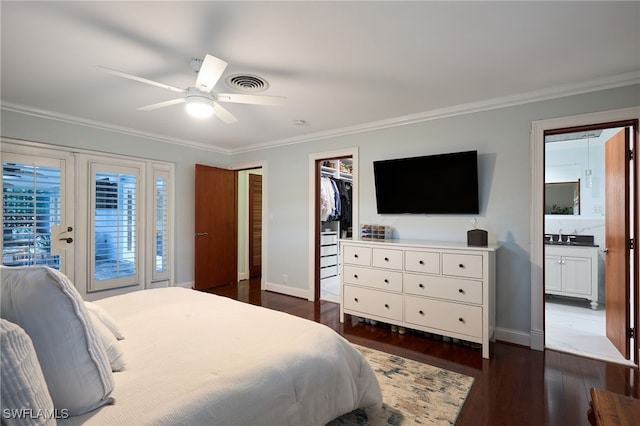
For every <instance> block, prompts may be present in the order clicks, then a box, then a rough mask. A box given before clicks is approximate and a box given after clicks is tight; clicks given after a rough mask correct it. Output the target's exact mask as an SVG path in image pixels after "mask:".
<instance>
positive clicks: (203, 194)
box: [195, 164, 238, 290]
mask: <svg viewBox="0 0 640 426" xmlns="http://www.w3.org/2000/svg"><path fill="white" fill-rule="evenodd" d="M237 187H238V179H237V174H236V172H235V171H233V170H226V169H220V168H217V167H209V166H203V165H201V164H196V182H195V216H196V217H195V228H196V229H195V288H196V289H197V290H203V289H207V288H211V287H216V286H220V285H223V284H227V283H235V282H237V276H238V272H237V271H238V266H237V264H238V197H237V194H238V190H237Z"/></svg>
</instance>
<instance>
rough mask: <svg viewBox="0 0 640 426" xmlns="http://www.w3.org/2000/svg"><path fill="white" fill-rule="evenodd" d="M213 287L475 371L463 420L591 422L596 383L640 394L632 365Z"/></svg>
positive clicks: (253, 290) (373, 342)
mask: <svg viewBox="0 0 640 426" xmlns="http://www.w3.org/2000/svg"><path fill="white" fill-rule="evenodd" d="M210 292H212V293H215V294H219V295H223V296H227V297H231V298H234V299H237V300H240V301H243V302H247V303H252V304H254V305H260V306H264V307H266V308H270V309H275V310H278V311H283V312H287V313H290V314H292V315H296V316H299V317H302V318H307V319H310V320H313V321H316V322H318V323H321V324H325V325H326V326H328V327H330V328H332V329H334V330H335V331H337V332H338V333H340V334H341V335H342V336H344V337H345V338H346V339H348V340H349V341H351V342H352V343H356V344H359V345H363V346H368V347H371V348H374V349H378V350H381V351H385V352H389V353H393V354H396V355H399V356H403V357H405V358H410V359H413V360H416V361H421V362H424V363H427V364H431V365H435V366H437V367H441V368H446V369H449V370H452V371H456V372H459V373H463V374H467V375H469V376H473V377H474V378H475V381H474V383H473V387H472V388H471V391H470V392H469V396H468V398H467V400H466V402H465V404H464V406H463V408H462V411H461V413H460V416H459V417H458V422H457V424H458V425H562V426H565V425H571V426H574V425H588V424H589V422H588V420H587V412H588V410H589V403H590V396H589V390H590V389H591V388H592V387H596V388H603V389H607V390H610V391H612V392H615V393H619V394H622V395H628V396H632V397H634V398H640V374H639V372H638V370H636V369H633V368H628V367H624V366H620V365H616V364H610V363H606V362H601V361H596V360H592V359H588V358H583V357H578V356H573V355H568V354H563V353H560V352H555V351H551V350H546V351H544V352H539V351H533V350H530V349H529V348H525V347H520V346H514V345H510V344H506V343H500V342H496V343H494V344H492V345H491V350H490V351H491V359H489V360H486V359H483V358H482V353H481V349H478V348H472V347H469V346H464V345H462V344H457V343H452V342H443V341H441V340H436V339H434V338H432V337H429V336H426V335H425V334H423V333H419V332H409V333H407V334H405V335H400V334H398V333H392V332H391V330H390V328H389V327H385V326H378V325H376V326H371V325H367V324H365V323H361V322H358V321H357V319H356V318H353V317H351V316H347V318H346V319H345V323H344V324H340V308H339V305H338V304H335V303H331V302H325V301H316V302H309V301H307V300H304V299H300V298H296V297H291V296H286V295H283V294H278V293H273V292H268V291H261V290H260V281H259V279H254V280H247V281H241V282H240V283H238V284H237V285H226V286H222V287H217V288H214V289H211V290H210ZM639 422H640V420H639ZM639 424H640V423H639Z"/></svg>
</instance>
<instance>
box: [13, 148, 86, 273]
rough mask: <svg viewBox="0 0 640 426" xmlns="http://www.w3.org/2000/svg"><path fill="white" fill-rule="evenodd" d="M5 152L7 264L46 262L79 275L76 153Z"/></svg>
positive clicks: (21, 264) (41, 263)
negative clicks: (74, 173)
mask: <svg viewBox="0 0 640 426" xmlns="http://www.w3.org/2000/svg"><path fill="white" fill-rule="evenodd" d="M37 152H38V154H41V155H26V154H21V153H7V152H3V153H2V198H3V220H2V223H3V226H2V264H3V265H7V266H33V265H46V266H50V267H52V268H55V269H57V270H59V271H61V272H63V273H64V274H66V275H67V276H68V277H69V278H70V279H71V280H73V278H74V258H75V224H74V209H73V205H74V185H73V183H72V182H73V158H72V157H71V155H70V154H66V153H60V152H54V151H46V150H37Z"/></svg>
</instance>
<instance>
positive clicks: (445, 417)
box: [328, 345, 473, 426]
mask: <svg viewBox="0 0 640 426" xmlns="http://www.w3.org/2000/svg"><path fill="white" fill-rule="evenodd" d="M354 346H355V347H356V348H357V349H358V350H359V351H360V352H362V354H363V355H364V356H365V358H366V359H367V360H368V361H369V364H370V365H371V367H372V368H373V370H374V371H375V372H376V376H377V377H378V382H379V383H380V388H381V390H382V409H381V410H380V411H378V412H377V413H376V414H375V415H374V416H373V418H369V417H367V415H366V414H365V412H364V411H363V410H355V411H352V412H351V413H348V414H345V415H344V416H342V417H338V418H337V419H335V420H333V421H332V422H330V423H329V425H328V426H352V425H371V426H378V425H380V426H382V425H403V426H404V425H453V424H455V422H456V419H457V418H458V414H459V413H460V409H461V408H462V405H463V404H464V401H465V399H466V398H467V395H468V394H469V390H470V389H471V385H472V384H473V377H470V376H466V375H464V374H459V373H454V372H453V371H448V370H444V369H442V368H438V367H434V366H432V365H428V364H423V363H421V362H417V361H412V360H410V359H406V358H402V357H399V356H396V355H391V354H388V353H385V352H380V351H376V350H374V349H370V348H365V347H363V346H358V345H354Z"/></svg>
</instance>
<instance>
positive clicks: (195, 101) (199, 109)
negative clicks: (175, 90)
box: [185, 95, 213, 118]
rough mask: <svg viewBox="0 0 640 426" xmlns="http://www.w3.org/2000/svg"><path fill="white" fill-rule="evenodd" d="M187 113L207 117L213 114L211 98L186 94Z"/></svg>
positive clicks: (196, 116) (197, 116)
mask: <svg viewBox="0 0 640 426" xmlns="http://www.w3.org/2000/svg"><path fill="white" fill-rule="evenodd" d="M185 104H186V108H187V113H188V114H189V115H190V116H192V117H195V118H209V117H211V116H212V115H213V100H212V99H211V98H209V97H208V96H199V95H194V96H187V98H186V99H185Z"/></svg>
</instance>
